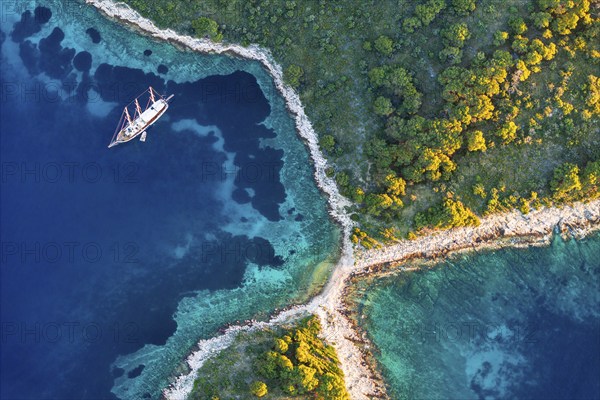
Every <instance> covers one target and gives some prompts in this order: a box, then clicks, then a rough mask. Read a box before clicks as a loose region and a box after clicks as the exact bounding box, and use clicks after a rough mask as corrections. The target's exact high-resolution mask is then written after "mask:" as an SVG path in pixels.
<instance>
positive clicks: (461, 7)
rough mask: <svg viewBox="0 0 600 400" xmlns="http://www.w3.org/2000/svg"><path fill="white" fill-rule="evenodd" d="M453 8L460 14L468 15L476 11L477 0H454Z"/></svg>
mask: <svg viewBox="0 0 600 400" xmlns="http://www.w3.org/2000/svg"><path fill="white" fill-rule="evenodd" d="M451 4H452V10H454V12H455V13H456V14H458V15H461V16H467V15H469V14H470V13H472V12H473V11H475V8H476V4H475V0H452V3H451Z"/></svg>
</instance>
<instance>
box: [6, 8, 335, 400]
mask: <svg viewBox="0 0 600 400" xmlns="http://www.w3.org/2000/svg"><path fill="white" fill-rule="evenodd" d="M0 12H1V21H0V22H1V24H0V60H1V63H0V74H1V80H0V85H1V86H0V156H1V159H0V165H1V171H0V179H1V186H0V188H1V193H0V206H1V210H0V211H1V212H0V218H1V220H0V234H1V241H0V250H1V253H0V261H1V265H0V281H1V286H0V288H1V294H0V298H1V301H0V303H1V310H0V311H1V335H0V336H1V351H0V354H1V355H0V358H1V363H0V368H1V370H0V376H1V378H0V379H1V381H0V398H2V399H35V400H39V399H53V400H54V399H116V398H121V399H135V400H139V399H158V398H160V396H161V391H162V390H163V389H164V388H165V387H167V386H168V384H169V381H170V379H171V378H172V377H173V376H176V375H177V374H179V373H181V372H184V371H185V363H184V360H185V357H186V355H187V354H189V353H190V351H192V350H193V348H194V345H195V344H196V343H197V342H198V340H200V339H204V338H209V337H213V336H215V335H217V334H219V331H220V330H221V329H223V327H226V326H227V325H229V324H236V323H239V322H243V321H245V320H248V319H258V320H265V319H267V318H268V317H269V315H270V314H271V313H273V312H274V311H276V310H277V309H281V308H284V307H287V306H289V305H292V304H296V303H302V302H304V301H305V300H306V299H307V298H309V297H310V296H311V295H312V294H314V293H315V292H316V291H317V290H319V288H320V287H322V285H323V284H324V283H325V281H326V279H327V277H328V276H329V273H330V271H331V269H332V267H333V265H334V264H335V262H336V260H337V259H338V258H339V243H340V231H339V229H338V227H337V226H336V225H335V224H334V223H333V222H332V221H331V220H330V217H329V215H328V211H327V204H326V200H325V198H324V197H323V195H322V193H321V192H320V191H319V190H318V188H317V187H316V184H315V181H314V177H313V169H312V166H311V163H310V158H309V154H308V151H307V148H306V146H305V145H304V143H303V142H302V141H301V139H300V138H299V137H298V135H297V133H296V131H295V125H294V121H293V119H292V117H291V116H290V114H289V112H288V111H287V109H286V106H285V102H284V99H283V98H282V97H281V96H280V94H279V93H278V91H277V90H276V89H275V87H274V85H273V82H272V80H271V78H270V76H269V75H268V73H267V72H266V71H265V70H264V69H263V67H262V66H261V65H260V64H259V63H257V62H253V61H248V60H242V59H238V58H234V57H231V56H224V55H202V54H198V53H193V52H190V51H186V50H185V49H178V48H176V47H174V46H173V45H171V44H168V43H165V42H161V41H157V40H153V39H151V38H148V37H145V36H142V35H140V34H138V33H136V32H134V31H132V30H130V29H127V28H125V27H123V26H122V25H120V24H117V23H115V22H113V21H110V20H108V19H106V18H104V17H103V16H102V15H100V14H99V13H98V12H97V11H96V10H95V9H94V8H93V7H91V6H87V5H85V4H84V3H83V2H82V1H73V0H39V1H27V0H18V1H3V2H2V9H1V10H0ZM149 86H151V87H152V88H154V90H155V91H156V92H158V93H161V94H164V95H171V94H173V95H174V98H173V100H172V102H171V104H170V108H169V110H168V111H167V112H166V114H165V115H164V116H163V117H162V118H161V119H160V120H159V121H158V122H157V123H156V124H154V125H153V126H152V127H151V128H149V129H148V131H147V138H146V141H145V142H141V141H139V140H137V139H136V140H134V141H132V142H129V143H125V144H121V145H119V146H116V147H113V148H111V149H108V148H107V146H108V144H109V142H110V140H111V138H112V136H113V133H114V131H115V128H116V127H117V124H118V123H119V120H120V118H121V115H122V112H123V109H124V107H125V106H126V105H127V104H129V103H130V102H131V101H132V100H133V99H134V98H136V96H138V95H139V94H141V93H143V92H144V91H145V90H146V89H147V88H148V87H149ZM142 105H144V104H142ZM129 110H130V111H133V108H129Z"/></svg>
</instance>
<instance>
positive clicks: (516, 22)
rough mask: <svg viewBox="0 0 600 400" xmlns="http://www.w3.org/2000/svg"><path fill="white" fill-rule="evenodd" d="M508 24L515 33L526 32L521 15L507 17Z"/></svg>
mask: <svg viewBox="0 0 600 400" xmlns="http://www.w3.org/2000/svg"><path fill="white" fill-rule="evenodd" d="M508 26H510V28H511V29H512V31H513V32H514V33H515V34H516V35H522V34H524V33H525V32H527V25H525V21H524V20H523V18H521V17H512V18H511V19H509V20H508Z"/></svg>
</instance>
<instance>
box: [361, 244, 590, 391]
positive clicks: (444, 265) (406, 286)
mask: <svg viewBox="0 0 600 400" xmlns="http://www.w3.org/2000/svg"><path fill="white" fill-rule="evenodd" d="M359 286H360V287H361V289H362V290H365V292H363V294H362V295H361V296H360V297H359V302H358V307H359V315H362V316H361V317H359V318H360V320H361V324H362V325H363V326H364V327H365V328H366V330H367V331H368V333H369V335H370V337H371V338H372V340H373V342H374V344H375V345H376V346H377V348H378V350H379V351H378V352H377V354H376V358H377V360H378V361H379V363H380V365H381V367H382V372H383V374H384V376H385V378H386V381H387V383H388V385H389V388H390V393H391V395H392V398H394V399H549V398H553V399H597V398H600V380H599V379H598V377H599V376H600V236H598V235H596V236H594V237H591V238H588V239H586V240H582V241H574V240H571V241H567V242H564V241H562V240H561V239H555V240H554V242H553V243H552V245H551V246H550V247H547V248H529V249H505V250H498V251H492V252H482V253H472V254H468V255H460V256H455V257H452V258H451V259H449V260H447V261H444V262H441V263H440V264H437V265H435V266H434V267H433V268H432V269H424V270H419V271H416V272H407V273H402V274H401V275H398V276H395V277H387V278H378V279H376V280H375V281H373V282H370V283H367V282H362V283H360V284H359Z"/></svg>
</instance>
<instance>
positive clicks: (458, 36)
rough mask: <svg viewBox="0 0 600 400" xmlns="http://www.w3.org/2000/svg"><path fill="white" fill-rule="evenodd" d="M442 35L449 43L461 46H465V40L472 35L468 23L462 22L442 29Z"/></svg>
mask: <svg viewBox="0 0 600 400" xmlns="http://www.w3.org/2000/svg"><path fill="white" fill-rule="evenodd" d="M442 37H443V38H444V39H445V41H446V43H447V45H449V46H454V47H458V48H461V47H463V46H464V44H465V41H466V40H467V39H469V38H470V37H471V33H470V32H469V28H468V27H467V24H465V23H464V22H461V23H458V24H452V25H450V26H449V27H447V28H445V29H442Z"/></svg>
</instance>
